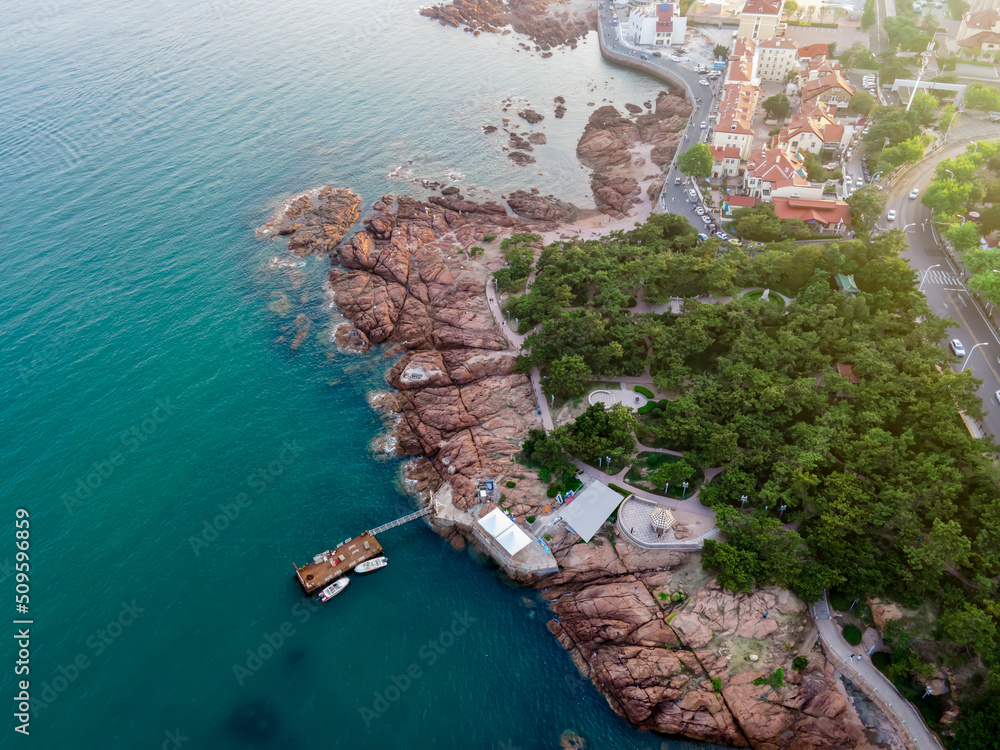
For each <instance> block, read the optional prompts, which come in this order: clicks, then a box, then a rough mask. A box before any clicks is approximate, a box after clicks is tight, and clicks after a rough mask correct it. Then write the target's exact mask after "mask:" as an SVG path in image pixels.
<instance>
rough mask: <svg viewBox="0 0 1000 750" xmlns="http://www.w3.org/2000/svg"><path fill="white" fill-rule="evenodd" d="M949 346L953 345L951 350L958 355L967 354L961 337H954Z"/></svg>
mask: <svg viewBox="0 0 1000 750" xmlns="http://www.w3.org/2000/svg"><path fill="white" fill-rule="evenodd" d="M948 346H950V347H951V352H952V354H954V355H955V356H956V357H964V356H965V345H964V344H962V340H961V339H952V340H951V341H949V342H948Z"/></svg>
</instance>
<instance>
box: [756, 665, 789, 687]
mask: <svg viewBox="0 0 1000 750" xmlns="http://www.w3.org/2000/svg"><path fill="white" fill-rule="evenodd" d="M753 684H754V685H770V686H771V687H772V688H774V689H775V690H781V688H783V687H784V686H785V670H783V669H782V668H781V667H778V669H777V670H776V671H775V673H774V674H773V675H771V676H770V677H758V678H757V679H756V680H754V681H753Z"/></svg>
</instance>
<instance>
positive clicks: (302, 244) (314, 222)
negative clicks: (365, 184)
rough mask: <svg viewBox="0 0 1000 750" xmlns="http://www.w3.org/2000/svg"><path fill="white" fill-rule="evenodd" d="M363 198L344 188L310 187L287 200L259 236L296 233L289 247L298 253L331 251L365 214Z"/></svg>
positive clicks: (260, 228) (262, 227) (259, 231)
mask: <svg viewBox="0 0 1000 750" xmlns="http://www.w3.org/2000/svg"><path fill="white" fill-rule="evenodd" d="M360 206H361V198H359V197H358V196H357V194H355V193H353V192H351V191H350V190H347V189H344V188H334V187H329V186H327V187H323V188H319V189H317V190H309V191H307V192H305V193H301V194H299V195H297V196H294V197H293V198H289V199H288V200H287V201H285V204H284V205H283V206H282V207H281V208H280V209H279V210H278V211H277V212H276V213H275V214H274V215H273V216H272V217H271V218H270V219H268V221H267V223H265V224H264V225H263V226H261V227H258V228H257V234H258V236H264V237H266V236H274V235H285V234H288V235H292V236H291V238H290V239H289V241H288V249H289V250H291V251H292V252H293V253H295V254H296V255H310V254H312V253H330V252H332V251H333V249H334V248H335V247H337V245H339V244H340V243H341V241H342V240H343V239H344V237H346V236H347V233H348V232H349V231H350V230H351V227H353V226H354V223H355V222H356V221H357V220H358V217H359V216H360V215H361V209H360Z"/></svg>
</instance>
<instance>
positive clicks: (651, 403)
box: [636, 401, 656, 414]
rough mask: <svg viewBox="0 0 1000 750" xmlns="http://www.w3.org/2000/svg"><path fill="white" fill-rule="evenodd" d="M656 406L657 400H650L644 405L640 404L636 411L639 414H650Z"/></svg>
mask: <svg viewBox="0 0 1000 750" xmlns="http://www.w3.org/2000/svg"><path fill="white" fill-rule="evenodd" d="M655 408H656V402H655V401H648V402H646V404H645V405H644V406H640V407H639V408H638V409H636V412H637V413H638V414H649V412H651V411H653V409H655Z"/></svg>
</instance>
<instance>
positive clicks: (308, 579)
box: [295, 507, 434, 595]
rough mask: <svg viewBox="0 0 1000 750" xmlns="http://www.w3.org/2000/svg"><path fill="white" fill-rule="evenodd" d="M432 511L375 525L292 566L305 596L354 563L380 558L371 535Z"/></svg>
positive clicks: (333, 579)
mask: <svg viewBox="0 0 1000 750" xmlns="http://www.w3.org/2000/svg"><path fill="white" fill-rule="evenodd" d="M433 512H434V508H433V507H428V508H423V509H421V510H418V511H415V512H414V513H410V514H409V515H406V516H403V517H402V518H397V519H396V520H395V521H390V522H389V523H386V524H383V525H381V526H376V527H375V528H374V529H372V530H371V531H366V532H365V533H364V534H361V535H360V536H357V537H355V538H354V539H348V540H347V541H345V542H344V543H343V544H341V545H340V546H338V547H336V548H335V549H332V550H327V551H326V552H323V553H321V554H319V555H316V557H314V558H313V560H312V562H311V563H306V564H305V565H303V566H302V567H301V568H300V567H299V566H298V565H295V577H296V578H298V580H299V584H300V585H301V586H302V590H303V591H305V593H306V595H310V594H315V593H316V592H317V591H320V590H321V589H323V588H325V587H326V586H329V585H330V584H331V583H333V582H334V581H336V580H337V579H338V578H341V577H342V576H345V575H347V574H348V573H350V572H351V571H352V570H354V568H355V566H356V565H357V564H358V563H363V562H364V561H365V560H371V559H372V558H374V557H379V556H381V555H382V545H381V544H379V543H378V540H377V539H376V538H375V534H381V533H382V532H383V531H387V530H389V529H394V528H396V527H397V526H402V525H403V524H404V523H409V522H410V521H415V520H416V519H418V518H423V517H424V516H429V515H430V514H431V513H433Z"/></svg>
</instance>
